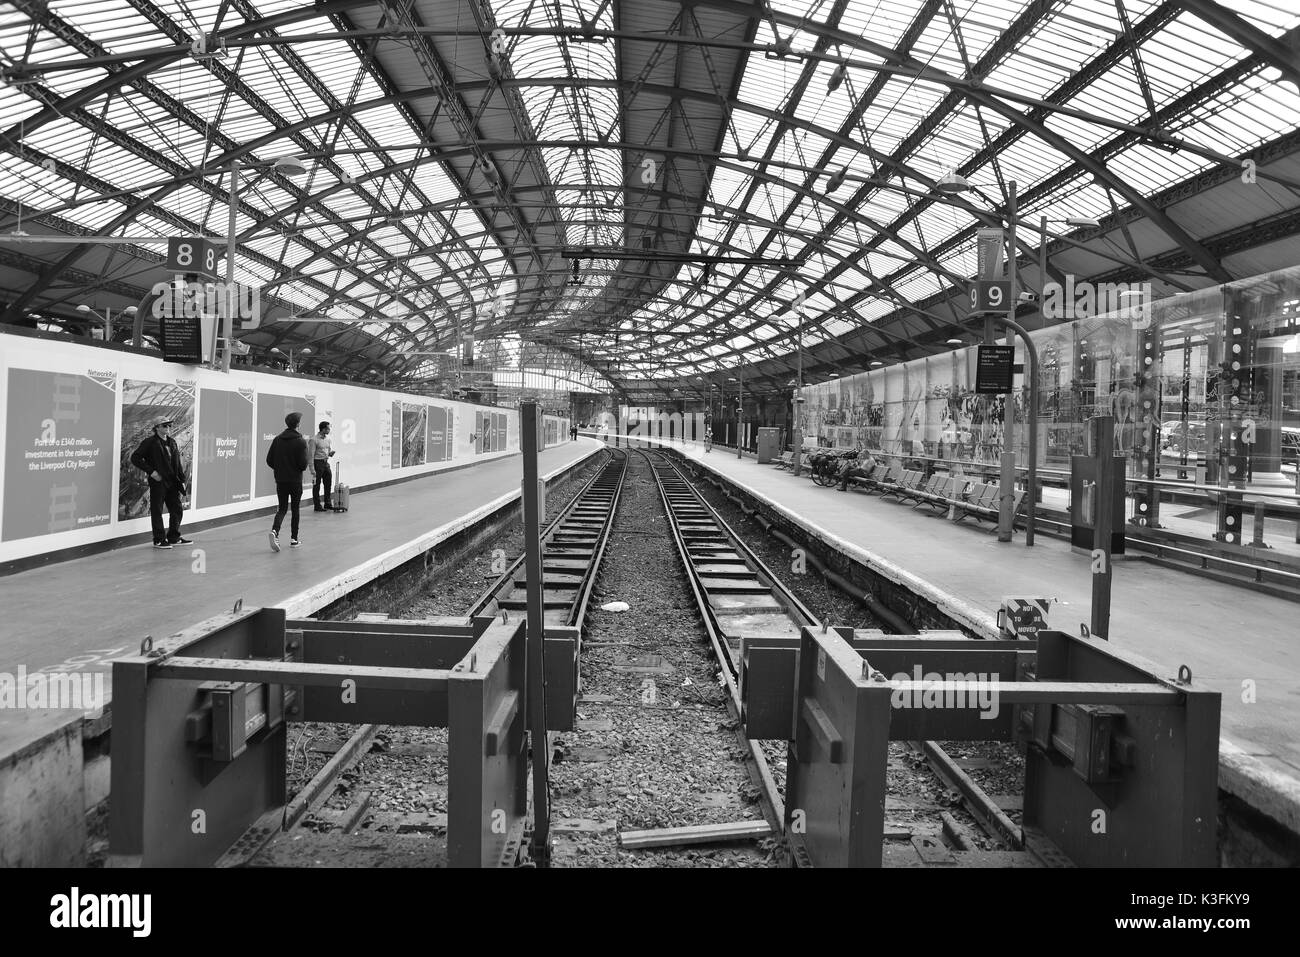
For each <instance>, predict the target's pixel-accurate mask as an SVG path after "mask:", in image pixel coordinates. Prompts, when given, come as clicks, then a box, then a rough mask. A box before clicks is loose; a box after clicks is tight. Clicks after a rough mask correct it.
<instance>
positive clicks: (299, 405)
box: [250, 392, 316, 498]
mask: <svg viewBox="0 0 1300 957" xmlns="http://www.w3.org/2000/svg"><path fill="white" fill-rule="evenodd" d="M315 406H316V403H315V400H314V397H313V396H310V395H309V396H306V397H303V396H294V395H276V394H274V393H271V392H259V393H258V394H257V431H256V432H255V433H254V436H255V438H254V442H253V448H252V449H251V450H250V452H251V454H252V456H253V461H254V462H255V463H256V464H255V465H254V467H253V471H254V473H255V474H256V476H257V481H256V482H255V483H254V487H253V494H254V495H256V496H258V497H259V498H260V497H262V496H263V495H274V494H275V473H274V472H272V471H271V469H270V468H269V467H268V466H267V464H266V453H267V450H268V449H270V447H271V440H272V439H274V438H275V437H276V436H277V435H279V434H280V433H281V432H283V431H284V429H285V425H284V417H285V416H286V415H288V414H289V413H290V412H301V413H302V421H301V422H299V423H298V431H299V432H301V433H302V436H303V438H307V437H309V436H310V435H311V433H312V432H313V431H314V426H313V419H314V417H315V414H316V407H315ZM310 483H311V469H310V468H308V469H307V471H306V472H304V473H303V484H304V485H307V484H310Z"/></svg>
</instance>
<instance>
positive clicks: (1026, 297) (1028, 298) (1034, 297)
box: [1020, 292, 1038, 302]
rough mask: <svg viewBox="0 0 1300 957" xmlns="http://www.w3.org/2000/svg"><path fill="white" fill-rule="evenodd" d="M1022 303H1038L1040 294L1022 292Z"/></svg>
mask: <svg viewBox="0 0 1300 957" xmlns="http://www.w3.org/2000/svg"><path fill="white" fill-rule="evenodd" d="M1020 301H1021V302H1038V293H1036V292H1022V293H1021V294H1020Z"/></svg>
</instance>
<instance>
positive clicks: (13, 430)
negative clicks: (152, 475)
mask: <svg viewBox="0 0 1300 957" xmlns="http://www.w3.org/2000/svg"><path fill="white" fill-rule="evenodd" d="M116 398H117V379H116V376H113V375H95V374H92V375H67V374H64V373H60V372H45V371H42V370H39V369H10V370H9V391H8V395H7V396H6V397H5V400H6V401H5V406H6V410H5V476H4V480H5V496H4V514H3V517H2V518H0V538H3V540H4V541H15V540H17V539H20V538H31V537H33V536H36V535H48V534H50V533H53V532H65V531H69V530H71V529H77V528H90V527H93V526H95V525H107V524H108V523H109V521H110V520H111V518H112V505H111V502H110V499H111V498H112V494H113V474H112V469H113V407H114V405H115V404H116ZM147 507H148V506H147V504H146V508H147Z"/></svg>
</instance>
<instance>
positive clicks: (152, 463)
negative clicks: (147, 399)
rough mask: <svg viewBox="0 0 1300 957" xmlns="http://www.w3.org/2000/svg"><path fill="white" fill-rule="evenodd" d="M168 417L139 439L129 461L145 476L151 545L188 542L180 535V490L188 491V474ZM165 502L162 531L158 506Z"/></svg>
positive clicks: (184, 543) (159, 546)
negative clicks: (165, 509) (165, 520)
mask: <svg viewBox="0 0 1300 957" xmlns="http://www.w3.org/2000/svg"><path fill="white" fill-rule="evenodd" d="M171 433H172V423H171V420H170V419H164V420H162V421H161V422H157V423H155V424H154V427H153V435H151V436H149V437H148V438H146V439H145V440H144V441H143V442H141V443H140V447H139V448H137V449H136V450H135V452H133V453H132V454H131V464H132V465H134V466H135V467H136V468H138V469H140V470H141V471H142V472H144V473H145V474H146V475H148V477H149V517H150V519H152V520H153V547H154V548H172V547H174V546H176V545H189V544H190V540H189V539H188V538H181V515H182V514H184V511H185V510H184V507H183V506H182V505H181V492H182V491H183V492H184V493H185V495H186V496H187V497H188V496H189V494H190V476H189V472H187V471H186V469H185V465H184V463H183V462H182V461H181V450H180V447H179V446H178V445H177V444H176V440H175V439H173V438H172V434H171ZM164 505H166V506H167V513H168V518H169V527H168V529H167V531H166V532H165V533H164V532H163V520H162V510H163V506H164Z"/></svg>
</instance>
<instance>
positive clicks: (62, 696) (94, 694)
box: [0, 665, 105, 712]
mask: <svg viewBox="0 0 1300 957" xmlns="http://www.w3.org/2000/svg"><path fill="white" fill-rule="evenodd" d="M104 700H105V696H104V673H103V672H102V671H96V672H92V673H86V672H82V673H79V674H74V673H72V672H67V671H36V672H33V673H32V674H28V673H27V668H26V666H24V665H19V666H18V672H17V674H13V673H11V672H7V671H0V711H8V710H14V711H35V710H50V711H63V710H74V709H75V710H77V711H90V712H97V711H99V710H100V709H102V708H103V707H104Z"/></svg>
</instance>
